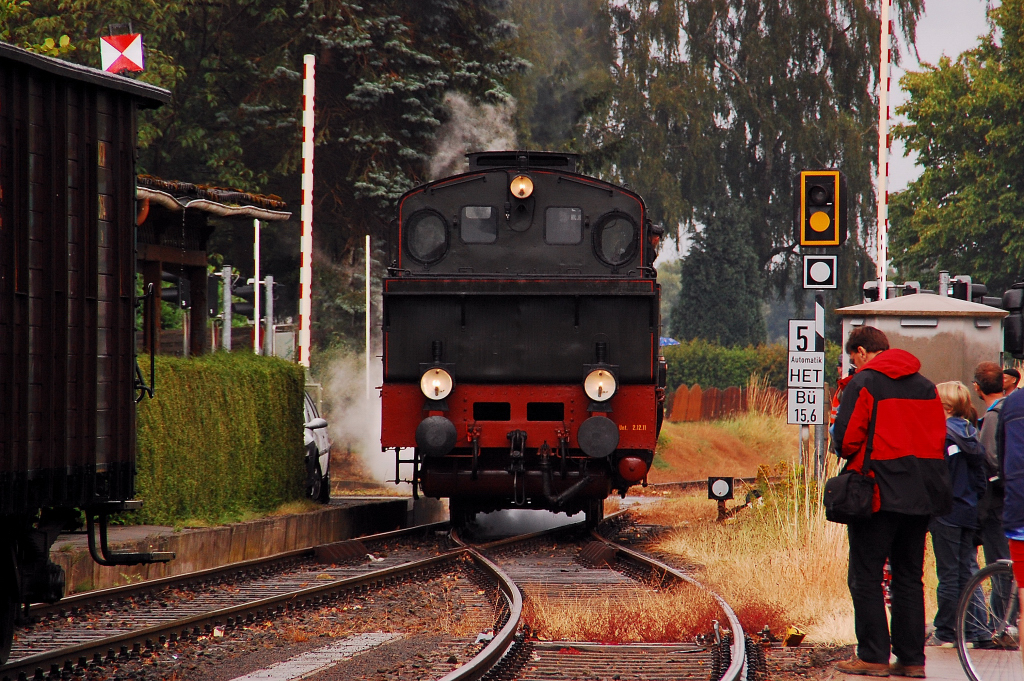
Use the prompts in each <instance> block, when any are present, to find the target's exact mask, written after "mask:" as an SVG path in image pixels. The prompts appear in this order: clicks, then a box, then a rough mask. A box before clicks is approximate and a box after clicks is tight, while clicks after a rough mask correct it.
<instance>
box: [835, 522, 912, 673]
mask: <svg viewBox="0 0 1024 681" xmlns="http://www.w3.org/2000/svg"><path fill="white" fill-rule="evenodd" d="M927 533H928V516H918V515H905V514H903V513H892V512H890V511H879V512H878V513H875V514H873V515H872V516H871V518H870V519H868V520H862V521H859V522H855V523H850V524H849V525H848V526H847V535H848V536H849V539H850V570H849V573H848V575H847V584H848V585H849V587H850V595H851V596H852V597H853V613H854V628H855V630H856V633H857V657H859V658H860V659H862V660H864V661H865V662H873V663H876V664H888V663H889V652H890V650H891V651H892V652H893V653H895V654H896V657H898V658H899V660H900V662H902V663H903V664H905V665H923V664H924V582H923V581H922V580H921V576H922V574H923V572H924V542H925V535H926V534H927ZM886 559H889V567H890V568H891V570H892V637H891V638H890V635H889V622H888V620H887V618H886V616H885V599H884V597H883V595H882V568H883V567H884V566H885V561H886Z"/></svg>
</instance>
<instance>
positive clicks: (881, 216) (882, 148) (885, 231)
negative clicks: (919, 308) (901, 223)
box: [875, 0, 892, 300]
mask: <svg viewBox="0 0 1024 681" xmlns="http://www.w3.org/2000/svg"><path fill="white" fill-rule="evenodd" d="M891 3H892V0H882V39H881V41H880V43H879V48H880V49H879V52H881V55H880V60H879V62H880V63H879V68H878V228H877V230H876V233H877V236H876V253H875V272H876V274H877V276H876V279H878V299H879V300H885V294H886V288H887V282H886V274H887V273H886V269H887V267H888V264H889V260H888V258H889V65H890V62H891V61H892V23H891V21H890V19H889V10H890V7H891Z"/></svg>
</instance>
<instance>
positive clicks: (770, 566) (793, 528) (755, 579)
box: [640, 457, 854, 643]
mask: <svg viewBox="0 0 1024 681" xmlns="http://www.w3.org/2000/svg"><path fill="white" fill-rule="evenodd" d="M829 458H830V459H831V460H832V461H833V462H834V457H829ZM834 468H836V464H835V463H831V462H830V464H829V470H828V471H827V474H828V475H832V474H834V470H833V469H834ZM805 470H806V469H804V468H802V467H800V466H794V465H792V464H790V465H786V464H782V465H777V466H776V468H775V471H774V472H775V473H777V474H779V475H780V476H781V478H782V479H781V481H780V482H778V483H775V484H767V483H765V484H764V487H763V497H762V503H761V504H760V505H755V506H754V507H753V508H751V509H748V510H744V511H742V512H740V514H739V515H738V516H736V517H735V518H734V519H733V520H731V521H730V522H729V523H727V524H723V523H717V522H715V521H714V517H715V509H714V505H713V504H712V503H711V502H709V501H707V500H705V499H700V498H698V497H696V496H691V497H689V498H687V497H679V498H676V499H672V500H666V501H663V502H661V503H660V504H658V505H657V506H656V507H655V508H653V509H650V510H648V509H642V510H641V511H640V513H641V514H643V516H644V518H645V520H646V519H647V518H651V520H650V522H659V523H660V524H670V523H669V522H667V521H670V520H671V519H672V518H676V519H677V520H676V523H675V525H676V527H677V529H676V531H674V532H672V533H670V534H669V535H668V536H666V537H665V539H663V540H662V541H661V542H659V544H658V546H657V547H656V550H660V551H663V552H665V553H667V554H671V555H675V556H680V557H682V558H684V559H685V560H686V561H687V562H692V563H697V564H700V565H701V566H703V568H704V573H703V574H702V576H701V578H702V579H703V580H704V581H705V582H706V583H707V584H708V586H710V587H712V588H714V589H715V590H716V591H718V592H719V593H721V594H722V596H723V597H724V598H725V599H726V601H728V602H729V603H731V604H732V605H733V607H734V608H735V609H736V612H737V615H738V616H739V617H740V621H741V622H742V623H743V624H744V627H745V628H748V629H751V630H759V629H761V628H762V627H764V626H765V625H766V624H767V625H768V626H769V628H770V629H772V630H773V631H776V632H777V633H778V630H779V629H781V628H782V627H783V626H784V625H785V624H796V625H797V626H799V627H800V628H802V629H804V630H805V631H807V632H808V635H809V636H810V637H811V638H812V639H814V640H818V641H823V642H833V643H847V642H850V641H852V640H853V638H854V635H853V604H852V602H851V601H850V594H849V591H848V590H847V586H846V565H847V561H846V557H847V555H848V546H847V542H846V528H845V527H844V526H842V525H837V524H835V523H830V522H828V521H826V519H825V512H824V507H823V506H822V504H821V496H820V487H819V485H818V484H817V483H816V481H814V480H813V479H812V478H810V477H808V476H807V475H806V474H805ZM680 518H686V519H687V520H688V521H689V523H688V524H687V525H683V526H680V524H679V520H678V519H680Z"/></svg>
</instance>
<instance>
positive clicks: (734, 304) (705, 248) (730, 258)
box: [669, 203, 765, 346]
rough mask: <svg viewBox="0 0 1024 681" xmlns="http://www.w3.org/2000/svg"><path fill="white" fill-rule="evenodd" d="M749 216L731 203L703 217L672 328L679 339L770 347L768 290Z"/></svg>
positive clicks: (683, 275)
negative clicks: (766, 319)
mask: <svg viewBox="0 0 1024 681" xmlns="http://www.w3.org/2000/svg"><path fill="white" fill-rule="evenodd" d="M752 222H753V218H752V215H751V214H750V212H749V211H747V210H746V209H744V208H742V207H737V206H736V205H735V204H731V203H726V204H725V205H723V206H722V207H721V208H717V207H716V210H713V211H709V213H708V214H707V215H706V216H702V220H701V223H702V224H703V228H702V229H700V230H699V231H697V233H696V234H695V235H694V238H693V243H692V244H691V246H690V252H689V253H688V254H687V256H686V257H685V258H683V263H682V267H681V270H680V280H681V282H682V286H681V287H680V289H679V297H678V298H677V301H676V303H675V306H674V311H673V316H672V321H671V324H670V327H669V328H670V329H671V330H672V335H673V336H674V337H675V338H677V339H679V340H692V339H695V338H703V339H707V340H711V341H715V342H717V343H720V344H721V345H728V346H747V345H759V344H761V343H764V342H765V325H764V315H763V314H762V312H761V302H762V299H763V291H764V286H763V284H762V280H761V276H760V272H759V270H758V267H757V255H756V254H755V252H754V250H753V248H751V246H750V243H751V240H750V224H751V223H752Z"/></svg>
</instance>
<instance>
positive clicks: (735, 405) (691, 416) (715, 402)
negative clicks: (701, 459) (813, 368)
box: [666, 385, 785, 423]
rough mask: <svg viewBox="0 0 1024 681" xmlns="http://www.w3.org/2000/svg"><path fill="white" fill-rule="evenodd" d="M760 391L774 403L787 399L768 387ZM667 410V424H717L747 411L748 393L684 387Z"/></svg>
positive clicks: (742, 389) (680, 388)
mask: <svg viewBox="0 0 1024 681" xmlns="http://www.w3.org/2000/svg"><path fill="white" fill-rule="evenodd" d="M760 390H761V391H762V392H766V393H768V395H767V396H770V398H771V399H781V400H784V399H785V395H784V394H783V392H782V391H781V390H778V389H777V388H771V387H769V388H761V389H760ZM767 396H765V397H767ZM762 399H764V397H762ZM667 406H668V408H667V410H666V412H667V413H668V420H669V421H672V422H675V423H678V422H680V421H715V420H718V419H724V418H728V417H729V416H731V415H732V414H736V413H739V412H745V411H747V389H746V388H738V387H735V386H733V387H731V388H726V389H725V390H719V389H718V388H708V389H707V390H702V389H701V387H700V386H699V385H695V386H693V387H692V388H688V387H686V386H685V385H681V386H679V388H678V389H677V390H676V392H675V394H673V395H671V396H670V397H669V404H668V405H667Z"/></svg>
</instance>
